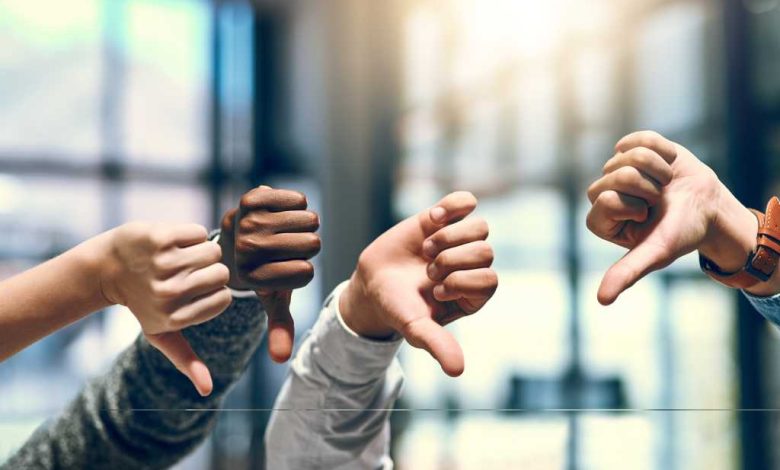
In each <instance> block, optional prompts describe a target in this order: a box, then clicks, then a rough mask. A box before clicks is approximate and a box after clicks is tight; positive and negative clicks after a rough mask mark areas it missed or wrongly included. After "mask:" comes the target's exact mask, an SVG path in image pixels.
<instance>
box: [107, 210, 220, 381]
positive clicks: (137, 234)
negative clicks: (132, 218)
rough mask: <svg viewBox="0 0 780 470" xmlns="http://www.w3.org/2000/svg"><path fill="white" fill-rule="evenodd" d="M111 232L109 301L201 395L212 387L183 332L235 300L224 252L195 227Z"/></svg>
mask: <svg viewBox="0 0 780 470" xmlns="http://www.w3.org/2000/svg"><path fill="white" fill-rule="evenodd" d="M109 233H110V237H111V238H110V240H111V243H110V245H111V249H110V256H109V260H110V261H109V262H108V263H106V266H105V268H104V270H103V273H102V275H101V289H102V291H103V295H104V296H105V297H106V299H107V300H108V301H109V302H111V303H115V304H121V305H125V306H126V307H128V308H129V309H130V311H131V312H133V314H134V315H135V316H136V317H137V318H138V321H139V322H140V324H141V329H142V330H143V333H144V335H145V336H146V338H147V340H148V341H149V343H150V344H151V345H152V346H154V347H155V348H157V349H158V350H160V352H161V353H162V354H164V355H165V356H166V357H167V358H168V359H169V360H170V361H171V362H172V363H173V364H174V365H175V366H176V368H177V369H178V370H179V371H181V372H182V373H183V374H184V375H186V376H187V377H188V378H189V379H190V381H192V383H193V385H195V388H196V389H197V390H198V392H199V393H200V394H201V395H204V396H205V395H208V394H210V393H211V390H212V388H213V383H212V379H211V374H210V372H209V370H208V368H207V367H206V365H205V363H204V362H203V361H202V360H201V359H200V358H199V357H198V355H197V354H196V353H195V352H194V351H193V350H192V348H191V347H190V345H189V343H188V342H187V340H186V338H185V337H184V336H183V335H182V333H181V330H183V329H184V328H187V327H190V326H193V325H197V324H200V323H203V322H206V321H208V320H211V319H212V318H214V317H216V316H217V315H219V314H220V313H222V312H223V311H224V310H225V309H226V308H227V307H228V306H229V305H230V302H231V295H230V291H229V289H228V288H227V287H226V284H227V282H228V278H229V271H228V268H227V267H226V266H225V265H224V264H221V263H220V260H221V258H222V250H221V249H220V247H219V245H217V244H216V243H212V242H210V241H207V232H206V229H205V228H203V227H202V226H200V225H196V224H162V223H145V222H134V223H129V224H125V225H122V226H120V227H118V228H116V229H114V230H112V231H111V232H109Z"/></svg>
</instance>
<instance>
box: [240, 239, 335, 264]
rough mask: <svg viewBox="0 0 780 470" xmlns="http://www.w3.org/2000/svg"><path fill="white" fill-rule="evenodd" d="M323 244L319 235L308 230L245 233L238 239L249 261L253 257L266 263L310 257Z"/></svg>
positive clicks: (241, 254)
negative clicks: (273, 233)
mask: <svg viewBox="0 0 780 470" xmlns="http://www.w3.org/2000/svg"><path fill="white" fill-rule="evenodd" d="M321 246H322V243H321V241H320V237H319V235H317V234H316V233H312V232H306V233H277V234H275V235H261V234H252V235H244V236H242V237H241V238H240V239H239V240H238V246H237V247H236V248H237V250H238V252H239V253H240V256H241V258H242V259H245V260H246V261H247V262H248V261H249V260H250V259H251V260H257V261H259V262H263V263H265V262H268V261H285V260H296V259H301V260H305V259H309V258H312V257H314V256H315V255H316V254H317V253H319V252H320V248H321ZM247 253H249V254H247ZM242 262H244V261H242Z"/></svg>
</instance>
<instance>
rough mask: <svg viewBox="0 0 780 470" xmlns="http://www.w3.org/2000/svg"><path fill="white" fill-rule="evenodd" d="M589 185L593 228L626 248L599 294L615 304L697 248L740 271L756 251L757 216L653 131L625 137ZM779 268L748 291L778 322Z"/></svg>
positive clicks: (700, 165) (713, 176) (706, 170)
mask: <svg viewBox="0 0 780 470" xmlns="http://www.w3.org/2000/svg"><path fill="white" fill-rule="evenodd" d="M615 150H616V153H615V155H614V156H613V157H612V158H611V159H610V160H609V161H607V163H606V164H605V165H604V176H602V177H601V178H600V179H598V180H597V181H596V182H595V183H593V184H592V185H591V186H590V188H589V189H588V197H589V198H590V201H591V203H592V204H593V207H592V208H591V210H590V212H589V214H588V219H587V220H588V228H589V229H590V230H591V231H592V232H594V233H595V234H596V235H597V236H599V237H601V238H603V239H605V240H608V241H610V242H612V243H615V244H618V245H620V246H623V247H625V248H627V249H628V250H629V251H628V253H627V254H626V255H625V256H624V257H623V258H622V259H620V260H619V261H618V262H617V263H615V264H614V265H613V266H612V267H611V268H610V269H609V270H608V271H607V272H606V274H605V275H604V278H603V279H602V282H601V286H600V288H599V293H598V298H599V301H600V302H601V303H603V304H610V303H612V302H614V301H615V299H616V298H617V297H618V296H619V295H620V294H621V293H622V292H623V291H624V290H625V289H627V288H629V287H630V286H631V285H633V284H634V283H635V282H637V281H638V280H639V279H641V278H642V277H644V276H645V275H647V274H648V273H650V272H652V271H655V270H657V269H661V268H663V267H665V266H667V265H669V264H671V263H672V262H674V261H675V260H676V259H677V258H679V257H681V256H683V255H685V254H687V253H690V252H692V251H698V252H699V254H700V255H702V256H704V257H706V258H707V259H709V260H711V261H713V262H714V263H715V264H716V265H717V266H719V267H720V269H721V270H722V271H724V272H729V273H730V272H738V271H739V270H740V269H741V268H742V267H743V266H744V265H745V262H746V260H747V259H748V257H749V256H750V254H751V253H753V252H754V251H755V250H756V244H757V243H756V235H757V232H758V222H757V220H756V217H755V216H754V215H753V214H752V213H751V212H750V211H749V210H748V209H747V208H746V207H745V206H743V205H742V203H740V202H739V201H738V200H737V198H736V197H734V195H733V194H732V193H731V192H730V191H729V190H728V188H726V186H725V185H723V183H721V181H720V180H719V179H718V177H717V175H716V174H715V173H714V172H713V171H712V170H711V169H710V168H709V167H707V166H706V165H705V164H704V163H702V162H701V161H700V160H699V159H697V158H696V157H695V156H694V155H693V154H692V153H691V152H690V151H688V150H687V149H685V148H684V147H682V146H680V145H678V144H675V143H674V142H671V141H669V140H667V139H665V138H664V137H662V136H660V135H658V134H656V133H654V132H637V133H634V134H630V135H628V136H626V137H624V138H623V139H621V140H620V141H619V142H618V143H617V145H616V146H615ZM778 292H780V273H778V271H777V270H776V271H775V272H774V274H773V275H772V277H771V278H770V279H769V280H768V281H766V282H759V283H757V284H755V285H753V286H750V287H749V288H747V289H745V293H746V294H747V295H748V298H750V299H751V302H752V303H753V305H755V306H756V308H757V309H758V310H759V311H760V312H761V313H763V314H764V315H766V316H767V317H768V318H769V319H770V320H772V321H774V322H776V323H777V322H778V320H779V319H780V308H778V303H780V301H778V299H777V298H774V297H771V296H774V295H775V294H777V293H778Z"/></svg>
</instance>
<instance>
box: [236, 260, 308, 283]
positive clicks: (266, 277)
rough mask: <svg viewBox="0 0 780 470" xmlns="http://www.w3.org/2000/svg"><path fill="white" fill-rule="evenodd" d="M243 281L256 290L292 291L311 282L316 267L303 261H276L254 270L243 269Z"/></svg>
mask: <svg viewBox="0 0 780 470" xmlns="http://www.w3.org/2000/svg"><path fill="white" fill-rule="evenodd" d="M240 272H241V273H247V274H243V275H242V277H241V281H242V282H244V283H246V284H249V285H250V286H252V288H253V289H254V290H258V289H269V290H292V289H298V288H300V287H303V286H305V285H306V284H308V283H309V282H311V280H312V278H313V277H314V266H313V265H312V264H311V263H310V262H308V261H303V260H289V261H275V262H272V263H265V264H262V265H261V266H259V267H257V268H255V269H254V270H252V269H246V270H244V269H241V270H240Z"/></svg>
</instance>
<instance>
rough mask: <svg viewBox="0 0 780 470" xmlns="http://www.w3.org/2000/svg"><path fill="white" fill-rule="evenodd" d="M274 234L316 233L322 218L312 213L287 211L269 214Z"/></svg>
mask: <svg viewBox="0 0 780 470" xmlns="http://www.w3.org/2000/svg"><path fill="white" fill-rule="evenodd" d="M267 216H268V218H269V226H270V227H271V228H272V229H273V231H274V233H299V232H316V231H317V229H319V228H320V217H319V216H318V215H317V213H316V212H312V211H286V212H274V213H270V214H267Z"/></svg>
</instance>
